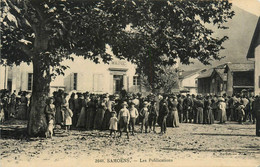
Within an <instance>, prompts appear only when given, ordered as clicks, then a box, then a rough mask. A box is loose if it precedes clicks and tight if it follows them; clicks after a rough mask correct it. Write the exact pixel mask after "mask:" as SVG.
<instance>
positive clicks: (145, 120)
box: [140, 101, 149, 133]
mask: <svg viewBox="0 0 260 167" xmlns="http://www.w3.org/2000/svg"><path fill="white" fill-rule="evenodd" d="M148 117H149V110H148V102H147V101H145V102H144V107H143V108H142V109H141V111H140V118H141V121H142V125H141V133H143V128H144V127H145V133H147V129H148Z"/></svg>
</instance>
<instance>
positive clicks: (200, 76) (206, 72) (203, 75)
mask: <svg viewBox="0 0 260 167" xmlns="http://www.w3.org/2000/svg"><path fill="white" fill-rule="evenodd" d="M212 72H213V69H212V68H211V69H208V70H207V71H205V72H203V73H201V74H200V75H199V76H198V77H197V78H208V77H210V76H211V74H212Z"/></svg>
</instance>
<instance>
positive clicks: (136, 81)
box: [133, 76, 140, 85]
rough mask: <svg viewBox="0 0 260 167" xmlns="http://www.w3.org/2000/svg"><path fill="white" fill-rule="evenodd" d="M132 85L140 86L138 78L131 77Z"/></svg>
mask: <svg viewBox="0 0 260 167" xmlns="http://www.w3.org/2000/svg"><path fill="white" fill-rule="evenodd" d="M133 85H140V77H139V76H133Z"/></svg>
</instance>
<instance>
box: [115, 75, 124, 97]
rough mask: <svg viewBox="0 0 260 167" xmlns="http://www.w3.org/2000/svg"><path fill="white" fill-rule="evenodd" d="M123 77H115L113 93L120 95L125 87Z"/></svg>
mask: <svg viewBox="0 0 260 167" xmlns="http://www.w3.org/2000/svg"><path fill="white" fill-rule="evenodd" d="M123 85H124V83H123V75H113V91H114V93H117V94H119V93H120V91H121V89H122V87H123Z"/></svg>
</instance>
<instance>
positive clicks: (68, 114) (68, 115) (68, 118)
mask: <svg viewBox="0 0 260 167" xmlns="http://www.w3.org/2000/svg"><path fill="white" fill-rule="evenodd" d="M62 110H63V112H64V125H65V130H66V132H67V131H68V130H69V129H70V126H71V125H72V116H73V112H72V111H71V110H70V109H69V105H68V103H65V105H64V106H62Z"/></svg>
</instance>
